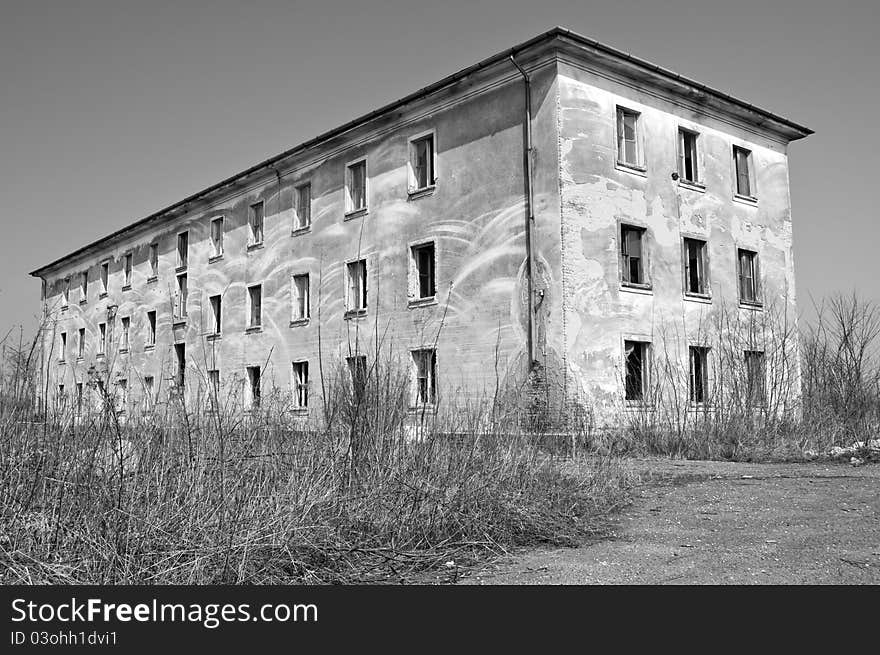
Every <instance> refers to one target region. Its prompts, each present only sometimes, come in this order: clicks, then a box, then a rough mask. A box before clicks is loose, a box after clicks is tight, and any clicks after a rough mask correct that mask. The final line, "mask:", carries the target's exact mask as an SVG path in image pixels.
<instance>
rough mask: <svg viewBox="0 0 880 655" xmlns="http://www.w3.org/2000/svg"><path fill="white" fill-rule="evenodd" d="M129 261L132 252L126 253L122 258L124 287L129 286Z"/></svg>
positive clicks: (130, 260)
mask: <svg viewBox="0 0 880 655" xmlns="http://www.w3.org/2000/svg"><path fill="white" fill-rule="evenodd" d="M131 262H132V254H131V253H130V252H129V253H126V254H125V257H124V258H123V260H122V271H123V276H124V282H123V286H124V287H131Z"/></svg>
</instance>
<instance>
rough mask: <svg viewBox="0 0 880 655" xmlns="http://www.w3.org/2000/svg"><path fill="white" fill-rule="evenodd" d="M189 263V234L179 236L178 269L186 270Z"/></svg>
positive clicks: (184, 233)
mask: <svg viewBox="0 0 880 655" xmlns="http://www.w3.org/2000/svg"><path fill="white" fill-rule="evenodd" d="M188 263H189V232H181V233H180V234H178V235H177V268H179V269H182V268H186V266H187V264H188Z"/></svg>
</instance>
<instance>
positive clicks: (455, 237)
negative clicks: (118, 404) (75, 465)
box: [45, 60, 562, 416]
mask: <svg viewBox="0 0 880 655" xmlns="http://www.w3.org/2000/svg"><path fill="white" fill-rule="evenodd" d="M543 64H544V65H543V67H541V68H540V70H536V71H534V72H533V80H532V87H533V111H534V113H535V117H534V125H533V130H534V135H535V158H536V162H537V163H538V164H539V166H538V168H539V169H540V170H541V172H540V173H539V174H538V175H536V184H535V199H536V206H537V212H538V214H539V216H540V217H541V218H540V219H539V221H538V222H539V223H542V224H543V223H544V222H545V221H544V217H545V216H547V217H548V219H547V221H546V223H547V225H548V226H552V228H550V227H548V230H549V231H548V232H547V233H546V234H542V236H541V241H542V242H545V241H546V242H547V243H548V247H547V250H546V251H545V250H541V249H539V252H538V253H537V255H538V257H539V262H540V266H539V270H540V271H541V275H542V276H543V278H542V279H545V280H546V283H545V285H544V286H546V287H547V288H548V289H552V287H553V285H554V284H555V285H557V286H558V277H559V270H560V264H559V257H560V253H559V250H558V231H559V200H558V178H557V175H556V165H555V162H556V139H557V135H556V123H557V117H556V104H557V94H556V86H555V85H556V77H555V65H553V62H552V61H551V60H545V61H544V62H543ZM532 67H533V68H534V62H532ZM499 71H500V72H499ZM499 71H494V72H493V75H495V76H496V78H497V77H498V76H499V75H501V76H502V77H501V80H500V81H498V80H497V79H496V80H493V81H492V82H491V84H486V83H483V82H479V81H473V82H467V83H460V84H458V85H457V86H456V87H455V88H453V89H452V90H450V91H449V92H448V93H446V94H445V95H444V96H443V97H440V98H438V99H434V100H432V102H434V103H435V106H430V105H425V104H423V105H421V106H418V107H414V108H411V109H410V110H408V111H405V112H403V111H402V112H396V113H394V114H392V115H389V116H385V117H381V118H379V119H376V120H374V121H372V123H371V124H370V125H369V126H367V127H365V128H364V129H361V130H355V131H353V132H352V133H346V134H344V135H342V136H340V137H337V138H335V139H333V140H332V141H330V142H328V143H326V144H323V145H322V146H321V147H320V148H319V149H315V150H311V151H309V152H307V153H304V154H302V155H299V156H297V158H296V159H295V160H294V161H292V162H288V163H286V164H285V165H284V166H282V167H281V168H280V173H281V180H280V183H279V179H278V177H277V176H276V175H275V174H273V173H272V172H271V171H269V172H267V174H266V175H264V176H263V178H262V179H258V180H255V181H251V182H249V185H250V186H249V187H247V188H239V189H236V190H234V191H231V192H230V193H228V194H227V196H226V197H221V198H219V199H217V200H215V201H212V202H211V204H210V205H203V206H201V207H197V208H195V209H193V210H190V211H189V212H188V213H187V214H185V215H182V216H180V217H177V218H174V219H172V220H170V221H165V222H164V223H163V224H162V225H160V226H156V227H152V228H144V229H141V230H140V231H139V232H137V233H132V234H131V235H128V236H127V238H126V239H125V240H124V241H122V242H119V243H117V244H115V245H114V246H113V247H112V249H111V248H108V249H107V250H106V251H105V252H102V253H100V254H94V255H92V256H91V257H90V258H88V259H85V260H81V261H78V262H74V263H72V264H70V265H69V266H68V267H67V268H62V269H60V270H58V271H57V272H55V273H54V275H53V276H52V278H50V279H49V284H48V292H47V299H46V306H47V308H48V315H49V318H50V321H49V325H48V328H49V329H48V331H47V339H46V344H45V346H46V347H45V352H46V356H47V358H49V359H48V360H47V361H48V362H49V371H50V373H49V375H50V380H49V389H50V391H51V390H57V389H58V387H57V385H58V384H64V385H65V391H66V392H68V393H72V392H73V391H74V385H75V383H76V382H82V381H86V380H87V375H88V373H87V372H88V370H89V369H90V367H95V369H96V370H98V371H106V372H107V373H108V374H109V378H110V382H111V384H112V383H113V382H114V381H115V380H117V379H119V378H125V379H127V381H128V388H129V403H130V407H136V406H138V404H139V402H140V400H141V398H142V380H143V378H144V377H145V376H148V375H151V376H154V378H155V385H156V386H157V389H156V391H157V396H158V398H159V399H160V400H161V399H167V397H168V394H167V390H168V387H169V385H170V384H171V381H172V379H173V377H174V371H175V366H176V364H175V354H174V348H173V344H175V343H185V344H186V351H187V360H188V361H187V366H188V368H187V395H188V399H189V401H190V402H196V401H197V400H196V399H197V398H198V397H199V395H200V394H203V393H204V390H205V388H206V381H205V372H206V371H207V370H210V369H219V370H220V375H221V383H222V385H223V394H222V395H227V394H230V393H232V394H235V395H237V396H238V397H239V402H241V398H242V397H243V396H242V394H241V392H242V391H243V389H244V387H245V379H246V372H245V367H247V366H261V367H262V366H266V367H267V368H266V372H265V374H264V378H263V393H264V395H266V394H268V393H270V391H271V389H272V388H273V387H277V388H278V389H279V390H280V391H281V392H282V393H289V392H290V386H291V362H292V361H299V360H308V361H309V373H310V380H311V382H310V387H311V388H310V412H311V413H312V414H313V415H316V416H317V413H318V412H320V401H321V382H320V373H321V372H320V368H319V361H318V360H319V325H320V340H321V344H320V354H321V358H322V363H323V368H324V375H325V378H326V379H327V380H328V381H329V379H330V377H332V376H333V375H335V374H336V373H337V372H338V371H339V370H340V367H341V366H342V365H343V364H344V358H345V357H346V356H348V355H349V354H350V353H352V352H353V351H355V350H356V349H357V350H359V351H360V352H361V353H364V352H366V353H368V354H369V353H372V352H373V351H374V348H375V344H376V335H377V334H378V335H379V341H381V343H382V348H383V350H384V351H385V352H387V351H388V350H389V349H391V350H392V351H393V356H395V357H399V358H400V359H401V360H402V361H403V362H405V363H406V364H407V365H409V363H410V360H409V352H408V351H409V350H410V349H414V348H419V347H423V346H429V347H430V346H432V345H433V344H434V343H435V341H436V342H437V367H438V382H439V387H440V394H441V398H442V397H443V396H444V395H451V394H454V393H458V392H459V391H464V392H466V393H467V394H468V395H469V396H471V397H478V396H481V395H482V394H483V393H488V394H489V395H491V393H492V390H493V389H494V387H495V385H496V370H497V371H498V375H499V376H501V377H507V376H513V377H517V376H523V377H524V375H525V367H526V352H525V344H526V329H527V315H526V311H527V310H526V295H525V277H524V274H525V264H524V261H525V231H524V226H525V203H524V178H523V113H522V112H523V109H522V107H523V85H522V80H521V78H520V77H519V75H518V74H517V73H516V71H515V69H514V68H513V66H512V65H509V64H508V63H506V62H505V64H504V65H503V66H501V67H499ZM481 84H482V85H483V87H484V88H480V85H481ZM426 130H436V148H437V158H436V161H437V172H436V175H437V184H436V189H435V190H434V192H433V193H431V194H429V195H426V196H424V197H420V198H417V199H410V198H409V197H408V193H407V185H408V172H407V162H408V158H409V146H408V141H407V140H408V138H410V137H412V136H413V135H416V134H418V133H421V132H424V131H426ZM362 156H366V157H367V177H368V187H367V188H368V213H367V214H366V215H364V216H359V217H355V218H350V219H346V218H345V217H344V203H343V195H344V179H345V166H346V164H347V163H348V162H351V161H352V160H355V159H357V158H359V157H362ZM306 181H309V182H310V183H311V188H312V198H313V200H312V208H311V213H312V225H311V228H310V230H309V231H308V232H306V233H304V234H295V235H294V234H292V226H293V203H294V194H295V187H296V186H298V185H299V184H301V183H303V182H306ZM259 200H262V201H263V202H264V207H265V219H264V244H265V245H264V247H262V248H259V249H256V250H250V251H248V249H247V247H246V244H247V232H248V225H247V216H248V208H249V206H250V205H251V204H252V203H254V202H257V201H259ZM217 216H223V217H224V221H225V235H224V255H223V257H222V259H220V260H218V261H214V262H211V263H209V257H210V255H211V254H212V246H211V242H210V222H211V219H212V218H215V217H217ZM183 230H188V231H189V258H188V259H189V265H188V270H187V274H188V282H189V302H188V319H187V321H186V324H185V326H180V327H174V326H173V325H172V303H173V298H174V293H175V289H174V286H175V265H176V240H177V234H178V233H179V232H181V231H183ZM554 231H555V235H556V236H555V240H554V239H552V238H551V237H552V236H553V235H554ZM428 239H434V240H435V242H436V257H437V263H436V281H437V295H436V298H437V302H436V304H433V305H429V306H422V307H413V308H410V307H409V306H408V290H409V288H410V285H411V284H413V281H412V280H411V279H410V276H411V270H410V245H411V244H412V243H414V242H419V241H423V240H428ZM153 242H158V243H159V244H160V255H159V275H158V281H156V282H148V280H147V277H148V275H149V262H148V251H149V245H150V244H151V243H153ZM129 251H131V252H133V255H134V270H133V276H132V285H131V290H127V291H124V290H122V284H123V282H122V278H123V271H122V266H123V263H122V262H123V259H122V258H123V256H124V254H125V253H126V252H129ZM357 258H366V259H367V262H368V264H367V266H368V285H367V286H368V303H367V304H368V311H367V315H366V316H365V317H363V318H353V319H346V318H344V312H345V307H344V298H345V284H344V271H345V262H347V261H350V260H353V259H357ZM105 259H109V260H110V262H111V264H110V280H109V294H108V297H106V298H99V297H98V288H99V285H100V282H99V279H100V275H99V266H100V262H101V261H104V260H105ZM85 268H88V270H89V290H88V297H87V299H86V302H85V303H82V304H80V302H79V300H80V294H79V290H78V285H79V275H80V273H81V272H82V271H83V270H84V269H85ZM299 273H309V274H310V276H311V319H310V321H309V322H308V324H307V325H299V326H295V327H294V326H291V320H290V319H291V313H292V299H291V276H292V275H293V274H299ZM68 276H69V277H70V285H71V291H70V304H69V306H68V308H67V309H65V310H61V306H60V305H61V303H60V295H61V288H62V285H63V284H64V279H65V278H66V277H68ZM256 283H261V284H262V285H263V303H262V304H263V326H262V331H260V332H259V333H255V334H251V333H246V329H245V328H246V325H245V323H246V313H247V310H246V305H247V303H246V293H247V291H246V289H247V286H249V285H252V284H256ZM214 294H222V296H223V319H222V338H221V339H219V340H216V341H209V340H207V339H206V338H205V337H206V335H207V334H208V332H209V331H210V327H211V325H212V320H211V309H210V303H209V300H208V298H209V296H211V295H214ZM111 305H117V306H118V309H117V310H116V319H115V329H114V330H113V332H112V334H111V335H110V336H109V337H108V339H109V345H108V348H107V353H106V356H105V357H99V356H98V354H97V343H98V334H97V333H98V323H99V322H102V321H105V320H106V317H107V310H108V307H109V306H111ZM560 307H561V294H559V293H552V294H551V293H548V294H547V299H546V300H545V304H544V308H543V310H542V316H543V317H544V320H542V322H541V325H542V328H541V329H542V335H541V338H540V343H541V349H542V351H543V352H546V351H547V349H548V346H547V344H557V345H556V346H555V349H556V350H557V351H558V350H560V348H559V346H561V343H562V342H561V338H560V337H559V336H558V332H559V328H558V326H557V325H556V323H555V322H554V320H553V319H552V318H551V315H552V314H553V312H554V311H556V310H557V309H559V308H560ZM554 308H555V309H554ZM149 310H156V311H157V315H158V324H157V344H156V346H155V348H154V349H151V350H150V349H145V339H146V334H147V325H146V324H147V318H146V312H147V311H149ZM560 315H561V314H560ZM125 316H129V317H131V335H130V341H131V343H130V349H129V352H128V353H120V352H119V342H118V339H119V329H120V328H119V326H120V325H121V318H122V317H125ZM80 327H85V328H86V332H87V347H86V352H85V356H84V358H83V359H82V360H81V361H77V360H76V358H75V353H76V348H77V343H76V341H77V338H76V333H77V330H78V328H80ZM60 332H67V334H68V337H67V339H68V342H67V343H68V345H67V353H68V354H67V358H66V362H65V363H62V364H59V363H58V362H57V357H58V355H57V352H58V346H57V343H58V338H59V337H58V334H59V333H60ZM53 348H54V354H50V352H51V350H52V349H53ZM496 350H497V353H498V360H497V362H496V361H495V359H496Z"/></svg>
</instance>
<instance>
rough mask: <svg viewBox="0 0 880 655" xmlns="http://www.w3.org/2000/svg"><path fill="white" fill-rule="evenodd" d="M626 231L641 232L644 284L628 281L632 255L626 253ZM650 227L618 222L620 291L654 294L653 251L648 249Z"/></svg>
mask: <svg viewBox="0 0 880 655" xmlns="http://www.w3.org/2000/svg"><path fill="white" fill-rule="evenodd" d="M624 230H631V231H634V232H639V233H640V234H641V237H640V238H639V248H640V251H641V256H640V258H639V259H640V260H641V261H640V267H639V268H640V272H641V275H642V278H643V280H644V281H643V282H632V281H630V280H627V279H626V278H627V276H629V274H630V266H629V259H628V258H629V257H631V256H632V255H629V254H627V253H626V252H625V251H626V245H627V244H626V238H625V236H624ZM647 237H648V226H646V225H640V224H638V223H634V222H626V221H618V222H617V266H618V271H619V272H618V280H619V284H620V289H621V290H623V291H634V292H641V293H652V292H653V285H652V283H651V251H650V248H649V247H648V239H647Z"/></svg>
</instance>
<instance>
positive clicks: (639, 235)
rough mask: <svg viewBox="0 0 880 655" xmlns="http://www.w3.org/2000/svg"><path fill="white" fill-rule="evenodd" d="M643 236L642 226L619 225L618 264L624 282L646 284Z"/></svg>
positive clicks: (643, 229)
mask: <svg viewBox="0 0 880 655" xmlns="http://www.w3.org/2000/svg"><path fill="white" fill-rule="evenodd" d="M644 236H645V228H643V227H633V226H631V225H621V226H620V260H621V264H620V266H621V275H622V280H623V282H624V283H625V284H633V285H640V286H647V280H646V277H645V252H644V250H645V249H644Z"/></svg>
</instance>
